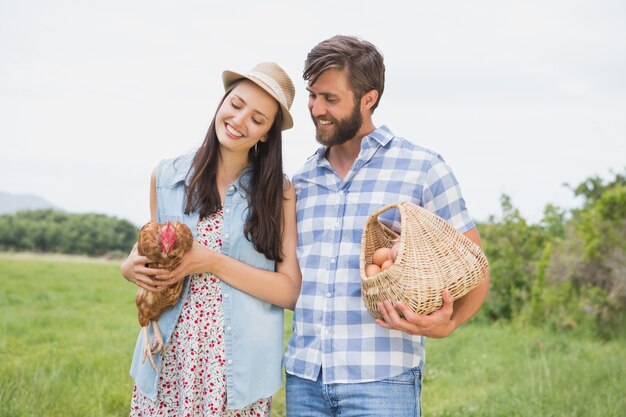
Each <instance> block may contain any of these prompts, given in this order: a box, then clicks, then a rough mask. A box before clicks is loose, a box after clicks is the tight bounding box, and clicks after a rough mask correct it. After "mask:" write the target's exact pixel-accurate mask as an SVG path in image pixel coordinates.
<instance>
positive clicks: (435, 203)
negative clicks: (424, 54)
mask: <svg viewBox="0 0 626 417" xmlns="http://www.w3.org/2000/svg"><path fill="white" fill-rule="evenodd" d="M384 74H385V67H384V64H383V57H382V54H381V53H380V51H379V50H378V49H377V48H376V47H375V46H374V45H372V44H371V43H369V42H366V41H363V40H360V39H358V38H354V37H348V36H335V37H333V38H330V39H328V40H326V41H323V42H321V43H320V44H318V45H317V46H315V47H314V48H313V50H311V52H310V53H309V54H308V56H307V60H306V62H305V69H304V79H305V80H306V81H308V87H307V90H308V91H309V102H308V106H309V110H310V112H311V117H312V118H313V122H314V123H315V128H316V137H317V140H318V142H320V143H321V144H322V145H323V146H322V147H321V148H320V149H319V150H318V152H317V153H316V154H315V155H314V156H313V157H311V158H309V160H308V161H307V162H306V163H305V165H304V167H303V168H302V169H301V170H300V171H299V172H298V173H297V174H296V175H295V176H294V179H293V183H294V186H295V188H296V192H297V201H298V202H297V219H298V259H299V262H300V267H301V269H302V277H303V279H302V289H301V294H300V297H299V299H298V303H297V305H296V308H295V311H294V321H293V336H292V338H291V340H290V341H289V344H288V346H287V350H286V353H285V369H286V372H287V386H286V395H287V415H288V416H290V417H299V416H307V417H310V416H339V415H340V416H342V417H348V416H355V417H364V416H377V417H379V416H394V417H398V416H400V417H401V416H419V415H420V409H421V406H420V390H421V379H422V371H423V361H424V338H425V337H437V338H439V337H445V336H448V335H449V334H450V333H452V331H454V329H456V328H457V327H459V326H460V325H461V324H462V323H463V322H465V321H467V320H468V319H469V318H470V317H471V316H472V315H473V314H474V313H476V311H478V309H479V308H480V306H481V304H482V303H483V301H484V299H485V297H486V295H487V290H488V286H489V279H488V278H487V279H485V280H484V281H483V282H482V283H481V285H480V286H479V287H477V288H476V289H474V290H473V291H471V292H470V293H468V294H467V295H465V296H464V297H462V298H460V299H458V300H456V301H454V302H453V301H452V299H451V297H450V295H449V294H448V293H447V292H445V291H444V294H443V300H444V304H443V307H442V308H441V309H440V310H438V311H436V312H434V313H432V314H430V315H428V316H420V315H417V314H414V313H413V312H412V311H410V310H408V309H407V307H406V306H404V305H402V304H400V303H396V305H392V304H391V303H390V302H384V303H380V304H379V309H380V311H381V313H382V315H383V317H384V320H377V321H376V322H375V321H374V320H373V319H372V318H371V316H370V315H369V313H368V312H367V310H366V309H365V308H364V307H363V303H362V302H361V288H360V276H359V251H360V239H361V233H362V230H363V227H364V225H365V221H366V220H367V218H368V216H369V214H371V213H372V212H374V211H376V210H377V209H379V208H381V207H382V206H383V205H386V204H390V203H393V202H396V201H399V200H410V201H413V202H415V203H417V204H419V205H421V206H423V207H426V208H428V209H429V210H431V211H433V212H435V213H436V214H438V215H439V216H441V217H443V218H445V219H446V220H447V221H448V222H450V223H451V224H452V225H453V226H454V227H456V228H457V230H459V231H460V232H461V233H464V234H465V235H466V236H468V237H469V238H470V239H472V240H473V241H474V242H476V243H478V244H480V238H479V235H478V231H477V230H476V228H475V226H474V223H473V221H472V220H471V218H470V217H469V214H468V212H467V210H466V208H465V202H464V200H463V197H462V195H461V191H460V189H459V186H458V183H457V181H456V179H455V177H454V175H453V174H452V172H451V170H450V168H449V167H448V166H447V165H446V164H445V163H444V161H443V160H442V158H441V157H440V156H439V155H437V154H436V153H433V152H432V151H429V150H427V149H424V148H421V147H419V146H416V145H414V144H412V143H410V142H408V141H406V140H404V139H402V138H399V137H396V136H394V135H393V133H391V131H390V130H389V129H388V128H387V127H386V126H382V127H379V128H376V126H374V123H373V121H372V113H373V112H374V110H375V109H376V107H377V106H378V103H379V100H380V97H381V95H382V93H383V89H384ZM400 313H401V314H400Z"/></svg>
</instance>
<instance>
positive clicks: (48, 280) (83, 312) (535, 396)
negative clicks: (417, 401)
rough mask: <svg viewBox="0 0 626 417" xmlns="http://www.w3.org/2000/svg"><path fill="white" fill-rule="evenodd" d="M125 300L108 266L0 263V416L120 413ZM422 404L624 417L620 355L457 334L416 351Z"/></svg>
mask: <svg viewBox="0 0 626 417" xmlns="http://www.w3.org/2000/svg"><path fill="white" fill-rule="evenodd" d="M134 293H135V287H134V286H133V285H131V284H129V283H127V282H126V281H125V280H124V279H123V278H122V277H121V275H120V273H119V264H118V263H117V262H111V261H103V260H86V259H83V258H71V257H52V256H43V257H35V256H32V255H31V256H28V255H9V254H0V417H9V416H10V417H22V416H24V417H40V416H45V417H48V416H49V417H70V416H76V417H85V416H94V417H95V416H124V415H128V406H129V401H130V393H131V390H132V381H131V380H130V377H129V376H128V368H129V365H130V358H131V354H132V349H133V347H134V343H135V338H136V336H137V332H138V324H137V321H136V313H135V305H134ZM288 317H291V316H290V315H289V316H288ZM285 329H286V330H285V335H286V337H287V336H288V334H289V329H290V326H289V324H287V325H286V326H285ZM422 401H423V412H424V415H425V416H427V417H431V416H439V417H443V416H494V417H495V416H506V417H514V416H541V417H547V416H559V417H561V416H586V417H588V416H598V417H609V416H616V417H617V416H624V415H626V411H625V410H626V345H625V344H624V342H623V341H621V342H619V341H612V342H608V343H606V342H601V341H598V340H594V339H591V338H588V337H580V336H574V335H571V334H553V333H547V332H544V331H540V330H537V329H528V328H520V327H518V326H515V325H493V326H487V325H478V324H474V325H467V326H466V327H464V328H462V329H459V330H458V331H457V332H456V333H455V334H454V335H453V336H451V337H449V338H447V339H442V340H429V341H428V342H427V366H426V373H425V379H424V388H423V396H422ZM272 415H273V416H284V393H283V391H281V392H279V393H278V394H277V395H276V396H275V398H274V409H273V413H272Z"/></svg>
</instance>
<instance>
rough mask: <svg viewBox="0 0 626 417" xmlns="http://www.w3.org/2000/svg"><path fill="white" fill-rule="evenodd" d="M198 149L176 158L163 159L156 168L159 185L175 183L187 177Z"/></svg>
mask: <svg viewBox="0 0 626 417" xmlns="http://www.w3.org/2000/svg"><path fill="white" fill-rule="evenodd" d="M195 155H196V150H194V151H192V152H189V153H187V154H184V155H180V156H178V157H175V158H166V159H162V160H161V161H160V162H159V164H158V165H157V166H156V168H155V175H156V179H157V185H158V186H165V185H174V184H177V183H179V182H181V181H185V180H186V179H187V176H188V173H189V171H190V169H191V164H192V163H193V159H194V157H195Z"/></svg>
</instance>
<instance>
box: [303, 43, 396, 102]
mask: <svg viewBox="0 0 626 417" xmlns="http://www.w3.org/2000/svg"><path fill="white" fill-rule="evenodd" d="M330 68H335V69H339V70H342V69H345V70H346V74H347V77H348V86H349V87H350V89H351V90H352V92H353V93H354V96H355V100H357V101H358V100H360V99H361V97H362V96H363V94H365V93H367V92H368V91H371V90H376V91H378V100H376V103H374V105H373V106H372V109H371V110H372V113H373V112H374V109H376V107H377V106H378V102H379V101H380V98H381V97H382V95H383V90H384V89H385V64H384V63H383V54H382V53H381V52H380V50H379V49H378V48H376V46H374V45H373V44H371V43H370V42H367V41H364V40H362V39H359V38H357V37H354V36H344V35H336V36H333V37H332V38H330V39H327V40H325V41H322V42H320V43H319V44H317V45H316V46H315V47H314V48H313V49H312V50H311V52H309V54H308V55H307V57H306V61H305V62H304V73H303V74H302V77H303V78H304V80H305V81H308V82H309V83H310V84H314V83H315V81H316V80H317V78H318V77H319V76H320V75H321V74H322V73H323V72H324V71H326V70H327V69H330Z"/></svg>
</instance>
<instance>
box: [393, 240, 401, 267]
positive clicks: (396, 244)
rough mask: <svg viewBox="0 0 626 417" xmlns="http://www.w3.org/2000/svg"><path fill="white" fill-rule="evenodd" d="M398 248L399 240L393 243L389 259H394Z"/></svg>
mask: <svg viewBox="0 0 626 417" xmlns="http://www.w3.org/2000/svg"><path fill="white" fill-rule="evenodd" d="M399 250H400V242H396V243H394V244H393V246H392V247H391V260H392V261H394V262H395V261H396V258H397V257H398V251H399Z"/></svg>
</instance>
